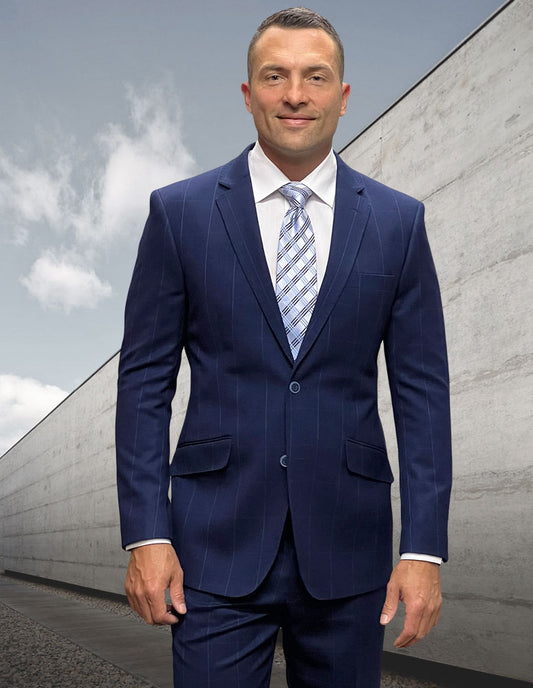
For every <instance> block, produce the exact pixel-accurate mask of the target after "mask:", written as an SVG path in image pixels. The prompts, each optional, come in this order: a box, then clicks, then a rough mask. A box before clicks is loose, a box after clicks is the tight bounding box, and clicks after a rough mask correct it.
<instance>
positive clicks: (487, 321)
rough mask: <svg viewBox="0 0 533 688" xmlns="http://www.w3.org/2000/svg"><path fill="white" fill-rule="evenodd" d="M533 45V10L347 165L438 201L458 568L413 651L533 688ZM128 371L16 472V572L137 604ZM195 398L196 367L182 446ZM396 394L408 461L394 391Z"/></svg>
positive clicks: (58, 423)
mask: <svg viewBox="0 0 533 688" xmlns="http://www.w3.org/2000/svg"><path fill="white" fill-rule="evenodd" d="M532 37H533V10H532V7H531V3H530V0H515V1H514V2H512V3H510V4H509V5H507V6H506V7H505V9H504V10H503V11H502V12H501V13H500V14H498V15H497V16H496V17H495V18H494V19H493V20H492V21H491V22H489V23H488V24H487V25H486V26H485V27H483V29H482V30H481V31H480V32H478V33H477V34H476V35H474V36H473V37H472V38H471V39H470V40H469V41H467V42H466V43H465V44H464V45H463V46H461V47H460V49H459V50H458V51H457V52H455V53H454V54H453V55H451V56H450V57H449V58H448V59H447V60H445V61H444V62H443V63H442V64H441V65H439V66H438V68H437V69H436V70H435V71H434V72H432V73H431V74H430V75H428V76H427V77H426V78H425V79H424V80H423V81H422V82H421V83H420V84H418V85H417V86H416V87H415V88H414V89H413V90H412V91H411V92H410V93H409V94H407V95H406V96H405V97H404V98H403V99H402V100H401V101H399V102H398V103H397V104H395V105H394V106H393V107H392V108H391V109H390V110H389V111H388V112H387V113H385V114H384V115H383V116H382V117H381V118H380V119H379V120H378V121H377V122H375V123H374V124H373V125H372V126H371V127H370V128H369V129H367V130H366V131H365V132H363V133H362V134H361V135H360V136H358V138H357V139H356V140H355V141H354V142H353V143H352V144H350V145H349V146H348V147H347V148H346V149H345V150H344V151H343V157H344V158H345V159H346V160H347V162H348V163H350V164H351V165H352V166H353V167H355V168H357V169H359V170H360V171H362V172H365V173H367V174H369V175H371V176H374V177H376V178H378V179H381V180H382V181H384V182H386V183H388V184H391V185H393V186H396V187H397V188H401V189H402V190H404V191H406V192H408V193H411V194H413V195H415V196H417V197H418V198H421V199H422V200H424V201H425V203H426V207H427V224H428V232H429V235H430V241H431V244H432V247H433V252H434V255H435V260H436V263H437V268H438V271H439V275H440V279H441V285H442V291H443V300H444V304H445V314H446V321H447V331H448V339H449V349H450V366H451V374H452V405H453V406H452V408H453V420H454V448H455V480H456V482H455V490H454V494H453V503H452V519H451V548H450V556H451V560H450V562H449V563H448V564H446V565H445V567H444V568H443V577H444V588H445V601H446V605H445V608H444V611H443V614H442V619H441V622H440V624H439V626H438V627H437V629H435V631H434V632H433V633H432V636H430V637H429V638H428V639H426V640H425V641H424V643H422V644H420V645H417V646H416V647H415V648H413V649H411V650H409V651H407V652H408V654H410V655H412V656H415V657H422V658H425V659H430V660H434V661H439V662H444V663H449V664H452V665H456V666H461V667H467V668H471V669H476V670H479V671H485V672H489V673H495V674H501V675H504V676H509V677H515V678H522V679H530V678H531V676H532V675H533V668H532V667H531V659H530V658H531V652H530V651H529V642H530V638H531V637H532V633H531V630H532V629H531V616H532V614H531V570H532V568H533V567H532V562H531V551H532V547H531V544H532V543H531V535H530V532H531V510H532V500H531V485H532V477H533V459H532V456H531V450H532V447H533V423H532V415H533V413H532V411H533V399H532V397H531V391H530V390H531V381H532V376H533V357H532V342H533V322H532V318H531V315H530V313H531V303H533V281H532V279H531V274H532V273H533V261H532V254H531V249H532V244H533V236H532V233H531V226H530V224H528V218H530V217H531V213H532V210H533V208H532V205H533V202H532V196H531V178H532V175H531V172H532V156H531V150H532V145H531V144H532V136H531V132H532V131H533V107H532V105H533V103H532V92H531V87H530V81H531V74H532V73H533V52H532V41H533V39H532ZM354 86H355V87H356V84H354ZM354 90H355V91H356V88H355V89H354ZM352 107H357V99H356V97H354V99H353V103H352ZM116 366H117V359H116V357H115V358H113V359H111V360H110V361H109V362H108V363H106V364H105V365H104V366H103V367H102V368H101V369H100V370H99V371H97V373H95V375H94V376H93V377H91V378H90V379H89V380H88V381H87V382H86V383H85V384H84V385H82V386H81V387H80V388H79V389H78V390H77V391H76V392H75V393H73V394H72V395H71V396H70V397H68V398H67V399H66V400H65V401H64V402H63V403H62V404H61V405H60V406H59V407H58V408H57V409H56V410H55V411H54V412H53V413H52V414H51V415H49V416H48V417H47V418H45V419H44V420H43V421H42V422H41V423H40V424H39V425H38V426H37V427H36V428H35V429H34V430H33V431H32V432H31V433H29V434H28V435H27V436H26V437H25V438H23V439H22V440H21V441H20V442H19V443H17V444H16V445H15V446H14V447H13V448H12V449H11V450H10V451H9V452H8V453H7V454H5V455H4V456H3V457H2V458H1V459H0V485H2V489H1V495H0V515H1V518H0V524H1V525H0V528H1V531H0V533H1V552H0V555H1V561H0V566H2V567H3V568H5V569H12V570H16V571H20V572H23V573H29V574H33V575H37V576H43V577H47V578H53V579H57V580H62V581H67V582H70V583H75V584H77V585H84V586H88V587H94V588H99V589H104V590H109V591H113V592H122V589H123V588H122V585H123V577H124V567H125V565H126V562H127V556H126V555H125V554H124V553H122V552H121V550H120V538H119V533H118V513H117V507H116V495H115V468H114V448H113V424H114V400H115V383H116ZM188 384H189V381H188V370H187V367H186V366H185V367H184V368H183V372H182V373H180V381H179V385H178V392H177V395H176V400H175V405H174V406H175V409H176V413H175V418H174V420H173V435H174V436H175V435H176V430H177V427H178V426H179V423H180V418H181V414H182V413H183V409H184V405H185V399H186V397H187V391H188ZM528 390H529V392H530V393H529V395H528V394H527V391H528ZM381 391H382V393H383V394H382V408H383V415H384V419H385V425H386V429H387V435H388V444H389V447H390V449H391V453H392V454H394V437H393V435H394V433H393V430H392V425H391V413H390V401H389V399H388V393H387V390H386V384H385V382H384V381H383V382H382V385H381ZM396 501H397V498H396ZM528 516H529V528H527V527H526V524H527V522H528ZM397 631H398V624H397V623H395V628H393V629H391V630H390V631H389V632H388V634H387V641H386V649H389V650H391V649H392V639H393V637H394V635H395V632H397Z"/></svg>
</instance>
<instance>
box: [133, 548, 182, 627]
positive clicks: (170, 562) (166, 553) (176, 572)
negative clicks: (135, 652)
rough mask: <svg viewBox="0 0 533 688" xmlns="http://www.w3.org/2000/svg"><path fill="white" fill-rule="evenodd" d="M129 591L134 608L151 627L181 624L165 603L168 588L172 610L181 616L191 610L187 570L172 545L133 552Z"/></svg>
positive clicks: (136, 549)
mask: <svg viewBox="0 0 533 688" xmlns="http://www.w3.org/2000/svg"><path fill="white" fill-rule="evenodd" d="M125 588H126V594H127V596H128V601H129V603H130V607H131V608H132V609H133V610H134V611H136V612H137V614H139V616H141V617H142V618H143V619H144V620H145V621H146V623H148V624H151V625H154V624H158V625H161V624H175V623H177V622H178V621H179V619H178V617H177V616H176V615H175V614H173V613H172V612H171V611H170V610H171V607H170V605H167V604H166V602H165V590H166V589H167V588H168V589H169V591H170V600H171V602H172V607H173V608H174V609H175V610H176V611H177V612H178V614H185V613H186V611H187V608H186V606H185V597H184V595H183V571H182V568H181V566H180V563H179V561H178V557H177V556H176V552H175V551H174V548H173V547H172V545H167V544H154V545H143V546H141V547H135V549H132V550H131V553H130V563H129V566H128V572H127V573H126V584H125Z"/></svg>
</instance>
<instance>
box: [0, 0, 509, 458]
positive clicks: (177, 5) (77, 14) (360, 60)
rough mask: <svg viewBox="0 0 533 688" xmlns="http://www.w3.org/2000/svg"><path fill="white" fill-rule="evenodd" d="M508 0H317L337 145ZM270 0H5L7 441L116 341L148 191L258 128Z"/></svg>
mask: <svg viewBox="0 0 533 688" xmlns="http://www.w3.org/2000/svg"><path fill="white" fill-rule="evenodd" d="M501 4H502V2H500V0H373V2H359V1H358V0H336V2H334V3H331V2H328V1H324V0H320V1H317V2H313V3H311V4H309V6H310V7H311V8H312V9H314V10H316V11H318V12H321V13H323V14H324V15H325V16H327V17H328V18H329V19H330V21H332V23H333V24H334V25H335V26H336V28H337V30H338V31H339V33H340V35H341V38H342V39H343V41H344V44H345V51H346V73H345V80H346V81H347V82H349V83H350V84H351V86H352V94H351V97H350V102H349V107H348V112H347V114H346V116H345V117H344V118H343V119H342V120H341V121H340V125H339V129H338V132H337V135H336V139H335V147H336V148H337V149H340V148H342V147H343V146H344V145H346V144H347V143H348V142H349V141H350V140H351V139H352V138H353V137H354V136H356V134H357V133H358V132H359V131H361V129H363V128H364V127H365V126H366V125H368V124H369V123H370V122H372V121H373V120H374V119H375V118H376V117H377V116H378V115H379V114H380V113H381V112H383V110H385V109H386V108H387V107H388V106H389V105H390V104H391V103H393V102H394V101H395V100H396V99H397V98H398V97H399V96H401V95H402V93H404V92H405V91H406V90H407V89H409V88H410V87H411V86H412V85H413V84H414V83H415V82H416V81H417V80H418V79H420V78H421V77H422V76H423V75H424V74H425V73H426V72H427V71H428V70H429V69H431V68H432V67H433V66H434V65H435V64H436V63H437V62H439V61H440V60H441V59H442V58H443V57H444V56H445V55H446V54H447V53H448V52H449V51H450V50H452V49H453V48H454V47H455V46H456V45H457V44H458V43H460V42H461V41H462V40H463V39H464V38H465V37H466V36H467V35H468V34H469V33H470V32H471V31H473V30H474V29H476V28H477V27H478V26H479V24H481V23H482V22H483V21H484V20H485V19H487V18H488V17H489V16H490V15H491V14H492V13H493V12H494V11H495V10H496V9H497V8H498V7H499V6H501ZM285 6H286V5H284V4H279V3H274V2H269V1H267V0H264V1H263V0H235V1H233V2H214V0H203V1H202V0H196V2H194V3H191V2H188V3H185V2H181V1H179V0H178V1H176V0H174V1H170V0H92V1H91V2H83V3H82V2H78V1H77V0H47V2H43V1H42V0H2V3H1V5H0V37H1V41H0V79H1V84H2V97H3V103H4V106H3V108H2V128H1V130H0V247H1V261H2V270H1V271H0V280H1V288H0V313H1V315H2V337H1V338H0V454H1V453H2V452H3V451H5V450H7V449H8V448H9V446H11V444H13V443H14V442H15V441H16V440H17V439H18V438H19V437H20V436H22V434H24V433H25V432H26V431H27V430H29V429H30V428H31V427H32V426H33V425H34V424H35V423H36V422H37V421H38V420H39V419H40V418H41V417H42V416H43V415H45V413H47V412H48V411H49V410H50V409H51V408H53V406H54V405H56V404H57V403H58V402H59V401H60V400H61V399H62V398H63V397H64V396H65V395H66V394H67V393H69V392H70V391H72V390H73V389H74V388H75V387H76V386H78V385H79V384H80V383H81V382H83V380H84V379H86V378H87V377H88V376H89V375H90V374H92V373H93V372H94V371H95V370H96V369H97V368H98V367H99V366H100V365H101V364H102V363H103V362H104V361H105V360H107V359H108V358H109V357H110V356H111V355H112V354H114V353H115V352H116V351H117V350H118V349H119V347H120V342H121V337H122V317H123V307H124V300H125V296H126V291H127V287H128V283H129V278H130V276H131V270H132V267H133V262H134V259H135V253H136V248H137V243H138V240H139V237H140V234H141V231H142V227H143V224H144V220H145V218H146V213H147V208H148V196H149V192H150V190H151V189H153V188H155V187H158V186H162V185H164V184H167V183H170V182H172V181H175V180H176V179H179V178H184V177H187V176H190V175H192V174H195V173H197V172H201V171H203V170H206V169H209V168H211V167H215V166H217V165H219V164H222V163H224V162H225V161H227V160H228V159H230V158H232V157H234V156H235V155H236V154H238V153H239V152H240V151H241V150H242V149H243V148H244V147H245V146H246V145H247V144H248V143H249V142H251V141H253V140H254V129H253V125H252V120H251V117H250V115H249V114H248V112H247V111H246V109H245V107H244V104H243V101H242V96H241V93H240V84H241V82H242V81H244V80H245V79H246V74H245V54H246V49H247V45H248V41H249V39H250V37H251V35H252V34H253V32H254V30H255V28H256V27H257V25H258V24H259V23H260V22H261V20H262V19H263V18H264V17H266V16H268V15H269V14H271V13H272V12H274V11H276V10H278V9H281V8H282V7H285Z"/></svg>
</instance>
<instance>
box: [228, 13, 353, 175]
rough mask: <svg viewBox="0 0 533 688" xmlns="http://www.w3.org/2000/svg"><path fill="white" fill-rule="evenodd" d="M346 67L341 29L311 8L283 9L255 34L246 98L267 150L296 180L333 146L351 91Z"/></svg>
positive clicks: (245, 91)
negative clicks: (339, 31)
mask: <svg viewBox="0 0 533 688" xmlns="http://www.w3.org/2000/svg"><path fill="white" fill-rule="evenodd" d="M342 69H343V52H342V44H341V42H340V39H339V37H338V35H337V33H336V31H335V29H334V28H333V27H332V26H331V24H330V23H329V22H328V21H327V20H326V19H324V18H323V17H321V16H320V15H318V14H316V13H314V12H311V11H310V10H307V9H305V8H296V9H290V10H283V11H282V12H277V13H276V14H274V15H272V17H269V18H268V19H266V20H265V21H264V22H263V23H262V24H261V26H260V27H259V29H258V30H257V32H256V34H255V35H254V37H253V38H252V41H251V43H250V48H249V51H248V72H249V81H247V82H245V83H244V84H242V86H241V89H242V92H243V94H244V101H245V103H246V107H247V109H248V111H249V112H251V113H252V115H253V118H254V123H255V126H256V129H257V134H258V139H259V143H260V144H261V147H262V148H263V150H264V152H265V153H266V155H267V156H268V157H269V158H270V160H272V162H273V163H274V164H275V165H277V166H278V167H279V168H280V169H281V170H282V171H283V172H284V173H285V175H286V176H287V177H289V178H290V179H291V180H293V181H298V180H299V179H300V180H301V179H303V178H304V177H305V176H307V174H309V173H310V172H311V171H312V170H313V169H314V168H315V167H316V166H317V165H319V164H320V163H321V162H322V160H324V158H325V157H326V156H327V154H328V153H329V151H330V149H331V145H332V140H333V134H334V133H335V130H336V128H337V123H338V119H339V117H342V115H344V113H345V111H346V104H347V100H348V95H349V93H350V86H349V85H348V84H344V83H343V82H342Z"/></svg>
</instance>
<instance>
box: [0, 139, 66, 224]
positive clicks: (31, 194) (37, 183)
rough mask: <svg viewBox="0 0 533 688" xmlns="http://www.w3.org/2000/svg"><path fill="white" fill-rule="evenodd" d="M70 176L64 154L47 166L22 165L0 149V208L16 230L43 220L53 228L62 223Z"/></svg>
mask: <svg viewBox="0 0 533 688" xmlns="http://www.w3.org/2000/svg"><path fill="white" fill-rule="evenodd" d="M69 177H70V164H69V163H68V161H67V160H66V159H64V158H62V159H61V160H60V161H59V162H57V163H55V164H54V165H53V167H52V168H51V169H49V170H48V169H45V168H44V167H43V166H42V165H37V166H36V167H35V168H34V169H24V168H23V167H20V166H18V165H17V164H16V163H14V162H13V161H12V160H10V159H9V158H8V157H7V156H6V155H5V154H3V153H1V152H0V211H1V213H2V216H3V217H4V218H8V217H11V218H12V219H14V221H15V222H14V230H15V234H17V233H18V234H20V231H21V229H22V231H26V227H27V225H28V224H30V223H35V222H45V223H46V224H47V225H48V226H50V227H52V228H54V229H57V228H58V226H60V225H61V224H62V221H63V218H64V214H65V213H64V211H65V210H66V208H67V206H68V204H69V201H70V197H71V194H72V189H71V187H70V182H69ZM4 222H5V221H4ZM8 226H9V225H8Z"/></svg>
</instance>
